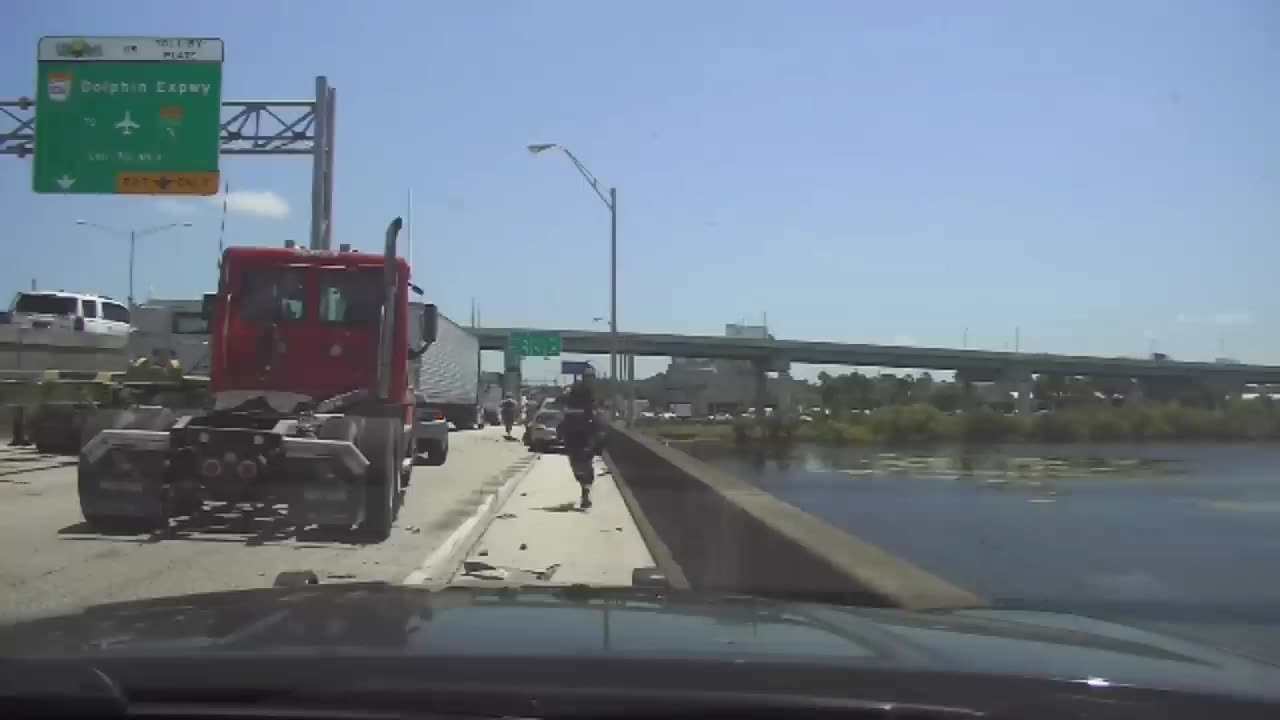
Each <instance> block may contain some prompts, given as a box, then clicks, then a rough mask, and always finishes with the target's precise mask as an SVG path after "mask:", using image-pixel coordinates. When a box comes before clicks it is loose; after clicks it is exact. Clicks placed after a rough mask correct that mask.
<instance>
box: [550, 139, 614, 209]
mask: <svg viewBox="0 0 1280 720" xmlns="http://www.w3.org/2000/svg"><path fill="white" fill-rule="evenodd" d="M557 147H559V148H560V149H561V150H563V151H564V154H565V155H567V156H568V157H569V160H570V161H571V162H572V163H573V166H574V167H576V168H578V172H580V173H582V177H583V178H585V179H586V181H587V184H588V185H590V186H591V189H592V190H595V191H596V195H598V196H600V201H601V202H603V203H604V206H605V207H607V208H609V209H610V210H613V203H611V202H609V196H608V195H605V194H604V192H602V191H601V190H600V182H599V181H598V180H596V176H595V175H592V174H591V171H590V170H588V169H587V166H586V165H583V164H582V161H581V160H579V159H578V157H577V156H576V155H574V154H573V153H572V152H571V151H570V150H569V148H567V147H565V146H563V145H558V146H557Z"/></svg>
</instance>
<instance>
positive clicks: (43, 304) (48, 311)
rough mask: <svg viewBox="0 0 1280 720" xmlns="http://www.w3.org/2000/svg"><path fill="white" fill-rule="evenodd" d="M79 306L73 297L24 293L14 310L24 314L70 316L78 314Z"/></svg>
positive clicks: (19, 297) (15, 304)
mask: <svg viewBox="0 0 1280 720" xmlns="http://www.w3.org/2000/svg"><path fill="white" fill-rule="evenodd" d="M78 306H79V301H77V300H76V299H75V298H73V297H64V296H61V295H37V294H31V293H24V294H22V295H19V296H18V299H17V302H15V303H14V305H13V309H14V312H22V313H36V314H39V315H64V316H70V315H75V314H76V309H77V307H78Z"/></svg>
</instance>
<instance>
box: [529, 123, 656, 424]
mask: <svg viewBox="0 0 1280 720" xmlns="http://www.w3.org/2000/svg"><path fill="white" fill-rule="evenodd" d="M528 147H529V152H531V153H533V154H534V155H537V154H538V153H540V152H543V151H545V150H560V151H561V152H563V153H564V154H565V157H568V158H569V161H570V162H572V163H573V166H574V167H576V168H577V169H578V172H579V173H581V175H582V177H583V179H585V180H586V181H587V184H588V185H590V186H591V189H592V190H594V191H595V193H596V195H597V196H599V198H600V200H601V202H603V203H604V204H605V207H607V208H609V378H610V381H611V382H610V388H611V392H610V395H612V396H613V401H614V402H613V407H614V408H615V409H617V408H618V389H617V388H618V384H617V379H618V377H619V374H620V371H621V369H622V363H621V360H620V358H619V357H618V189H617V188H616V187H611V188H609V194H608V196H606V195H605V194H604V193H603V192H602V191H601V190H600V182H599V181H598V180H596V176H595V175H592V174H591V171H590V170H588V169H587V167H586V166H585V165H583V164H582V162H581V161H580V160H578V158H577V156H576V155H574V154H573V153H572V152H570V151H569V148H567V147H564V146H563V145H558V144H556V143H543V144H538V145H530V146H528ZM624 417H625V418H626V419H627V421H628V424H630V418H631V413H630V412H627V413H624Z"/></svg>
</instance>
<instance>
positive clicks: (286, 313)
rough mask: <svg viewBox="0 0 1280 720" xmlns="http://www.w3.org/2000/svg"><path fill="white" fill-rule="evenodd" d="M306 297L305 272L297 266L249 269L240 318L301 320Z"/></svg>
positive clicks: (243, 283)
mask: <svg viewBox="0 0 1280 720" xmlns="http://www.w3.org/2000/svg"><path fill="white" fill-rule="evenodd" d="M304 299H305V285H304V283H303V274H302V271H301V270H299V269H297V268H260V269H258V268H255V269H251V270H245V271H244V274H243V276H242V278H241V280H240V303H239V305H240V319H242V320H250V321H255V322H271V321H279V320H301V319H302V312H303V306H304V302H303V301H304Z"/></svg>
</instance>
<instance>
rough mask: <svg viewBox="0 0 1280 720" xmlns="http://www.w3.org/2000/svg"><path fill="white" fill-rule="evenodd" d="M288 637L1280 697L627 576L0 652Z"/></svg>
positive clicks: (77, 651) (85, 616)
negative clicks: (629, 583) (611, 583)
mask: <svg viewBox="0 0 1280 720" xmlns="http://www.w3.org/2000/svg"><path fill="white" fill-rule="evenodd" d="M290 651H299V652H307V653H310V654H321V655H323V654H324V653H326V652H332V653H335V654H343V655H351V654H352V653H368V654H373V655H400V654H408V655H414V656H432V657H450V658H459V657H461V658H466V657H477V658H479V657H508V658H521V657H532V656H540V657H548V656H564V657H570V656H572V657H575V658H579V659H580V658H584V657H587V658H590V657H593V656H599V657H601V658H611V659H630V658H636V659H680V660H690V659H695V660H707V661H718V660H723V661H726V662H737V663H742V662H752V661H760V662H768V663H779V662H781V663H809V664H819V665H823V666H828V667H831V666H835V667H849V668H851V669H853V668H867V669H889V670H909V671H917V670H918V671H938V672H948V673H954V672H972V673H980V674H984V675H993V674H994V675H1012V676H1023V677H1038V678H1046V679H1054V680H1064V679H1065V680H1079V681H1087V682H1089V683H1090V684H1102V685H1105V684H1112V685H1134V686H1140V687H1157V688H1168V689H1176V690H1187V691H1194V692H1208V693H1225V694H1233V695H1247V696H1252V697H1263V698H1268V699H1280V690H1277V688H1280V667H1277V666H1274V665H1270V664H1266V663H1263V662H1260V661H1257V660H1252V659H1248V658H1244V657H1240V656H1237V655H1233V654H1230V653H1228V652H1223V651H1220V650H1216V649H1213V648H1210V647H1207V646H1204V645H1200V644H1197V643H1193V642H1190V641H1186V640H1182V639H1178V638H1174V637H1169V636H1165V635H1161V634H1156V633H1153V632H1149V631H1145V630H1141V629H1137V628H1133V627H1129V626H1125V625H1119V624H1116V623H1112V622H1106V621H1102V620H1096V619H1092V618H1087V617H1080V616H1075V615H1068V614H1063V613H1053V612H1036V611H1026V610H997V609H974V610H949V611H929V612H916V611H904V610H891V609H873V608H849V607H843V606H833V605H825V604H817V603H805V602H784V601H776V600H768V599H761V598H755V597H741V596H725V595H702V594H688V593H669V592H654V591H642V590H635V589H630V588H627V589H583V588H528V587H525V588H516V589H510V588H507V589H462V588H458V589H448V590H442V591H436V592H430V591H427V590H425V589H419V588H414V587H407V586H399V585H384V584H349V585H319V586H303V587H298V588H271V589H263V590H244V591H234V592H223V593H213V594H202V595H189V596H182V597H176V598H164V599H155V600H144V601H137V602H126V603H118V604H107V605H98V606H94V607H91V608H89V609H86V610H84V611H82V612H80V613H76V614H72V615H66V616H58V617H50V618H41V619H37V620H30V621H26V622H21V623H16V624H11V625H8V626H5V627H3V628H0V656H7V657H10V658H13V657H20V658H44V657H50V658H68V657H75V658H86V659H93V658H96V657H120V656H124V657H138V656H141V657H163V656H166V655H174V656H183V657H189V656H192V655H204V654H210V655H213V654H222V653H234V654H237V655H240V654H244V653H264V654H267V653H270V654H276V655H278V654H280V653H281V652H290Z"/></svg>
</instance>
